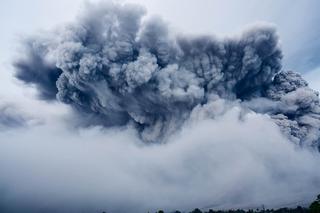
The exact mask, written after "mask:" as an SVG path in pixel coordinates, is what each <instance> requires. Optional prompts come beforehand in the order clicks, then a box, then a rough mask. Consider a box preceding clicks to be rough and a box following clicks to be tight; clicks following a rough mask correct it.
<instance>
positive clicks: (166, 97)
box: [15, 3, 320, 145]
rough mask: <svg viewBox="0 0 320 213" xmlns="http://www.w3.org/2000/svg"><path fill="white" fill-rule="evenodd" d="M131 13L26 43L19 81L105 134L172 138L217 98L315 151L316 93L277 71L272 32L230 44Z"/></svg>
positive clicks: (255, 32)
mask: <svg viewBox="0 0 320 213" xmlns="http://www.w3.org/2000/svg"><path fill="white" fill-rule="evenodd" d="M143 15H144V9H143V8H140V7H138V6H135V5H127V4H125V5H120V4H114V3H104V4H98V5H88V9H87V10H86V12H85V13H84V14H83V15H82V16H81V17H79V21H78V22H77V23H74V24H71V25H68V26H66V27H64V28H63V29H60V30H59V31H57V32H55V33H54V34H49V35H45V36H42V37H37V38H34V39H33V40H32V39H30V40H28V42H27V45H26V47H27V52H26V57H24V58H23V59H20V60H18V61H16V63H15V64H16V70H17V77H18V78H19V79H20V80H22V81H25V82H26V83H31V84H35V85H36V86H37V88H38V90H39V92H40V95H41V97H42V98H44V99H47V100H50V99H51V100H52V99H55V98H56V97H57V98H58V100H60V101H62V102H64V103H67V104H71V105H72V106H74V107H75V108H76V109H77V110H78V111H80V112H82V113H84V114H91V115H94V121H92V122H96V123H98V124H103V125H105V126H118V125H126V124H128V123H131V124H133V125H134V126H135V127H136V128H137V129H138V130H139V132H140V134H141V137H142V138H143V139H144V140H145V141H158V140H161V139H163V138H164V137H165V136H166V135H169V133H170V132H171V131H174V130H176V129H177V128H179V126H180V125H181V124H182V123H183V122H184V120H185V119H186V118H188V117H189V115H190V112H191V111H192V109H194V107H195V106H197V105H203V104H206V103H208V102H210V101H211V100H214V99H217V98H222V99H227V100H230V101H240V102H241V105H243V106H245V107H248V108H250V109H252V110H254V111H256V112H261V113H266V114H270V115H271V117H272V119H274V121H275V122H276V123H277V124H278V125H279V126H280V128H281V129H282V130H283V132H284V133H286V134H287V135H288V136H289V138H291V139H292V140H293V141H295V142H297V143H301V144H302V143H304V142H306V143H308V144H310V145H316V144H317V143H318V144H319V142H318V141H319V127H320V110H319V98H318V94H317V93H316V92H315V91H313V90H311V89H309V88H308V85H307V83H306V82H305V81H304V80H303V79H302V78H301V77H300V76H299V75H298V74H296V73H294V72H291V71H290V72H287V71H282V72H281V71H280V70H281V58H282V53H281V50H280V47H279V39H278V36H277V34H276V31H275V29H274V28H273V27H272V26H269V25H257V26H254V27H253V28H252V29H250V30H248V31H246V32H244V33H243V34H242V35H241V36H239V37H236V38H232V39H230V38H228V39H225V40H219V39H215V38H213V37H209V36H202V37H187V36H172V35H171V33H170V32H169V30H168V27H167V25H166V24H165V23H164V22H163V21H162V20H161V19H159V18H152V19H149V20H146V21H142V17H143Z"/></svg>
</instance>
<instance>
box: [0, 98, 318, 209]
mask: <svg viewBox="0 0 320 213" xmlns="http://www.w3.org/2000/svg"><path fill="white" fill-rule="evenodd" d="M57 109H59V107H57ZM65 117H70V112H69V111H65V110H64V112H63V113H60V115H57V114H55V117H54V118H52V117H51V116H50V115H49V116H48V117H47V118H46V119H47V120H50V122H47V123H46V124H40V125H35V126H29V127H28V128H20V129H12V130H8V131H2V132H1V133H0V168H1V176H0V193H1V199H0V210H1V212H21V211H23V212H102V211H107V212H114V213H117V212H132V213H135V212H147V211H151V212H152V211H155V210H156V209H165V210H168V211H170V210H175V209H180V210H190V209H193V208H195V207H200V208H209V207H212V208H238V207H239V208H240V207H241V208H256V207H261V205H262V204H264V205H265V206H266V207H270V208H271V207H281V206H287V205H298V204H300V205H303V204H306V203H308V202H310V201H311V200H312V199H313V197H314V196H315V195H316V194H317V193H319V188H320V171H319V169H318V165H319V163H320V156H319V154H318V153H315V152H313V151H311V150H306V149H301V148H299V147H296V146H295V145H294V144H293V143H291V142H289V141H288V140H287V139H286V137H284V136H283V134H282V133H281V132H280V130H279V128H278V126H277V125H275V124H274V123H273V122H272V120H271V119H270V118H269V117H268V116H266V115H260V114H256V113H254V112H252V111H247V110H243V109H242V108H241V107H240V106H239V105H236V104H232V105H230V104H228V103H226V102H225V101H223V100H216V101H213V102H211V103H210V104H208V105H204V106H198V107H196V108H195V109H194V110H193V111H192V113H191V117H190V119H188V121H187V122H186V123H185V124H184V126H183V128H182V129H181V131H178V132H176V133H175V134H174V135H172V136H171V137H170V138H169V139H168V143H166V144H154V145H150V144H149V145H146V144H145V143H144V142H142V141H141V139H140V138H139V137H138V133H137V132H136V130H135V129H133V128H131V127H130V126H127V127H124V128H122V129H120V128H119V127H117V128H111V129H105V128H102V127H92V128H84V129H74V128H72V127H70V126H68V125H67V123H66V122H65ZM44 120H45V119H44Z"/></svg>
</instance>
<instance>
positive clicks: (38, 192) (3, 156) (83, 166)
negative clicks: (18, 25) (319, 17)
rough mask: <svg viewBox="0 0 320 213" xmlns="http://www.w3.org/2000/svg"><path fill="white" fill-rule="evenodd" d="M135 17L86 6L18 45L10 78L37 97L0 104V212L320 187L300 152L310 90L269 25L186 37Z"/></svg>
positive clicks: (209, 203)
mask: <svg viewBox="0 0 320 213" xmlns="http://www.w3.org/2000/svg"><path fill="white" fill-rule="evenodd" d="M144 15H145V10H144V9H143V8H141V7H139V6H136V5H129V4H118V3H110V2H109V3H100V4H93V5H91V4H88V5H87V7H86V10H85V11H84V12H83V14H82V15H81V16H79V17H78V21H77V22H74V23H70V24H69V25H66V26H63V27H61V28H58V29H56V30H54V31H52V32H47V33H45V34H39V35H37V36H34V37H32V38H27V39H26V40H25V41H24V51H23V52H22V53H23V54H22V55H21V56H20V57H19V58H17V59H15V62H14V67H15V76H16V77H17V78H18V79H20V80H22V81H23V82H25V83H26V84H31V85H33V86H34V87H35V88H36V90H37V91H38V94H39V97H40V99H42V100H45V101H39V100H29V101H26V100H20V107H21V108H23V109H26V108H28V110H26V111H28V113H25V114H24V113H22V112H24V111H23V110H22V111H21V113H20V112H19V111H18V113H17V111H16V110H15V108H12V107H10V108H6V107H0V130H1V131H0V172H1V175H0V197H1V199H0V211H1V212H21V211H24V212H102V211H107V212H115V213H121V212H132V213H136V212H148V211H150V212H154V211H156V210H157V209H165V210H168V211H172V210H175V209H180V210H190V209H192V208H196V207H199V208H203V209H207V208H215V209H218V208H257V207H260V205H262V204H264V205H265V206H267V207H270V208H276V207H282V206H288V205H289V206H290V205H297V204H299V205H303V204H308V202H310V201H311V200H312V199H313V197H314V196H315V195H316V194H318V193H319V188H320V181H319V180H320V170H319V169H318V167H319V163H320V156H319V153H318V152H317V151H316V150H315V149H309V148H310V147H315V148H317V147H319V145H320V142H319V138H320V133H319V131H320V105H319V97H318V93H317V92H315V91H313V90H311V89H310V88H309V87H308V84H307V82H306V81H305V80H303V79H302V78H301V76H300V75H299V74H297V73H295V72H293V71H286V70H282V65H281V58H282V52H281V49H280V44H279V38H278V36H277V33H276V30H275V28H274V27H273V26H271V25H268V24H258V25H254V26H253V27H252V28H251V29H248V30H246V31H245V32H244V33H242V34H241V35H238V36H235V37H233V38H226V39H218V38H214V37H212V36H200V37H199V36H198V37H196V36H187V35H181V34H179V33H173V32H170V30H169V28H168V26H167V24H166V23H165V22H164V21H163V20H161V19H160V18H146V17H144ZM27 114H31V116H27ZM31 117H32V119H35V120H37V121H39V122H31V120H32V119H31ZM7 121H10V122H7ZM74 124H76V125H74ZM1 125H2V126H4V127H5V128H6V130H5V131H2V129H1ZM17 126H20V128H15V127H17ZM8 127H10V128H8ZM75 127H76V128H75ZM146 142H154V143H146ZM297 145H298V146H297ZM299 146H304V147H308V148H304V149H300V148H299Z"/></svg>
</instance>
